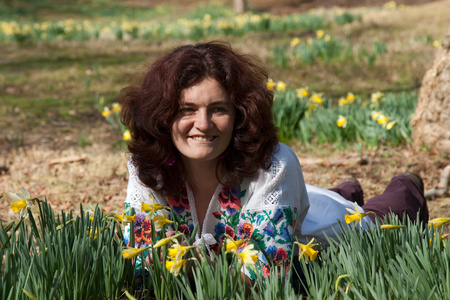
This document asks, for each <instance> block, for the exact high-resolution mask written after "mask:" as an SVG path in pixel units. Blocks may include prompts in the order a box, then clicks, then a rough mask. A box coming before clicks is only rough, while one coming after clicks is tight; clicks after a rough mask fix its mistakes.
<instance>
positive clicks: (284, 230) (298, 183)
mask: <svg viewBox="0 0 450 300" xmlns="http://www.w3.org/2000/svg"><path fill="white" fill-rule="evenodd" d="M249 187H250V188H249V190H250V191H252V194H251V195H250V196H249V198H248V200H247V203H246V205H245V206H244V207H243V210H242V212H241V216H240V218H241V222H240V223H241V224H242V226H243V229H244V231H245V230H246V231H247V233H248V234H247V235H250V236H251V238H252V239H253V240H254V241H255V242H256V243H257V244H258V246H259V247H261V248H262V249H263V250H264V251H265V252H266V254H267V255H268V256H270V258H271V259H274V260H275V261H277V262H281V261H287V260H288V259H289V258H290V255H291V253H292V245H293V241H294V235H295V234H296V233H298V232H301V226H302V222H303V220H304V218H305V216H306V213H307V211H308V208H309V200H308V194H307V192H306V187H305V182H304V179H303V173H302V170H301V166H300V163H299V161H298V158H297V156H296V155H295V153H294V151H293V150H292V149H291V148H289V147H288V146H286V145H284V144H281V143H280V144H279V149H278V151H276V152H275V153H274V154H273V156H272V165H271V168H270V170H268V171H261V172H260V173H259V175H258V178H257V180H253V181H252V183H251V184H250V186H249ZM259 256H260V260H261V261H263V262H267V258H266V257H265V256H264V255H263V254H262V253H261V251H260V254H259Z"/></svg>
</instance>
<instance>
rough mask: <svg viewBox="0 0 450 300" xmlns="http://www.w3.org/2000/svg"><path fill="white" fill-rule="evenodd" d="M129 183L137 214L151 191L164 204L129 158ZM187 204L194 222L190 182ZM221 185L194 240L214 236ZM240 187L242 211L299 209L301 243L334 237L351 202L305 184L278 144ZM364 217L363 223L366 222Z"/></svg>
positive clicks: (129, 198) (297, 230) (291, 158)
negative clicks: (265, 164) (266, 163)
mask: <svg viewBox="0 0 450 300" xmlns="http://www.w3.org/2000/svg"><path fill="white" fill-rule="evenodd" d="M128 169H129V173H130V175H129V182H128V189H127V198H126V201H125V202H126V203H128V204H129V205H130V206H132V207H133V208H134V209H135V211H136V212H137V213H139V212H140V208H141V203H142V201H144V202H146V203H149V201H150V197H149V195H150V194H152V196H153V198H154V200H155V202H156V203H158V204H162V205H167V199H166V198H165V197H162V196H161V195H160V194H159V193H157V192H154V191H152V190H150V189H149V188H147V187H145V186H144V185H143V184H142V183H141V182H140V181H139V178H138V176H137V170H136V168H135V166H133V164H132V163H131V159H130V160H129V161H128ZM186 188H187V192H188V199H189V205H190V207H191V211H192V218H193V221H194V223H197V222H198V218H197V215H196V210H195V200H194V196H193V193H192V190H191V189H190V187H189V185H188V184H186ZM221 189H222V184H219V186H218V187H217V189H216V191H215V193H214V195H213V197H212V199H211V201H210V204H209V207H208V210H207V213H206V216H205V219H204V223H203V226H202V232H201V233H197V237H196V240H197V241H196V243H200V242H201V241H209V240H210V239H211V237H212V236H211V234H212V235H214V224H215V222H213V221H214V220H212V218H213V216H212V212H214V211H218V210H220V203H219V201H217V195H218V194H219V193H220V191H221ZM241 190H246V194H245V196H244V197H243V198H242V199H241V204H242V209H243V210H247V209H248V210H253V209H254V210H264V209H270V208H276V207H279V206H289V207H291V208H292V209H296V210H297V211H298V214H297V219H296V227H295V231H294V235H295V237H296V239H298V240H300V241H302V242H308V241H309V239H310V238H311V237H315V238H316V239H317V240H319V241H320V242H325V241H326V239H325V237H324V234H327V235H329V236H331V237H333V236H334V235H335V234H334V232H333V229H332V228H334V230H336V231H338V232H339V231H340V230H339V226H338V219H339V220H342V222H344V223H345V221H344V217H345V214H347V213H348V212H347V210H346V209H345V208H352V209H353V207H354V206H353V203H352V202H350V201H348V200H346V199H344V198H343V197H341V196H340V195H339V194H337V193H334V192H332V191H329V190H325V189H321V188H317V187H314V186H310V185H305V182H304V179H303V173H302V170H301V166H300V163H299V161H298V158H297V156H296V155H295V153H294V151H293V150H292V149H291V148H289V147H288V146H286V145H284V144H282V143H279V146H278V149H276V150H275V152H274V154H273V155H272V166H271V168H270V169H269V170H262V169H261V170H260V171H259V172H258V173H257V174H256V175H255V176H254V177H253V178H245V179H244V180H243V182H242V183H241ZM360 211H361V212H363V210H362V208H360ZM369 222H370V219H368V218H367V217H366V218H365V220H364V224H365V225H364V226H366V223H369Z"/></svg>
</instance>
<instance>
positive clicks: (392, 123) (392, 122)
mask: <svg viewBox="0 0 450 300" xmlns="http://www.w3.org/2000/svg"><path fill="white" fill-rule="evenodd" d="M395 123H397V121H391V122H389V123H387V124H386V129H387V130H391V129H392V127H394V125H395Z"/></svg>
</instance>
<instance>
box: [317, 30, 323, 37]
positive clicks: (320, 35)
mask: <svg viewBox="0 0 450 300" xmlns="http://www.w3.org/2000/svg"><path fill="white" fill-rule="evenodd" d="M324 34H325V31H323V30H317V31H316V38H318V39H321V38H322V37H323V36H324Z"/></svg>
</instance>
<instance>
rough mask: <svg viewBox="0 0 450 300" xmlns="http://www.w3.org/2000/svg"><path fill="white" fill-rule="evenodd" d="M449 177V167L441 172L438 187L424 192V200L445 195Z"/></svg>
mask: <svg viewBox="0 0 450 300" xmlns="http://www.w3.org/2000/svg"><path fill="white" fill-rule="evenodd" d="M449 175H450V165H448V166H446V167H445V168H444V170H443V171H442V174H441V178H440V180H439V184H438V186H437V187H436V188H432V189H430V190H428V191H426V192H425V199H434V198H436V197H441V196H444V195H445V194H447V191H448V190H447V189H448V179H449Z"/></svg>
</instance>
